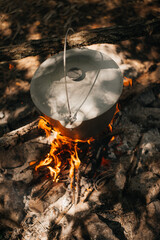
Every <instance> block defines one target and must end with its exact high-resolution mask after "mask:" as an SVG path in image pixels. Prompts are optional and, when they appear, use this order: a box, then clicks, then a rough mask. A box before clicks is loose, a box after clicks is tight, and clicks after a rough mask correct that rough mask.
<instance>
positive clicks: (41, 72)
mask: <svg viewBox="0 0 160 240" xmlns="http://www.w3.org/2000/svg"><path fill="white" fill-rule="evenodd" d="M66 87H67V92H68V100H69V104H70V110H71V113H72V121H70V120H69V112H68V107H67V96H66ZM66 87H65V77H64V66H63V52H61V53H59V54H57V55H54V56H52V57H51V58H48V59H47V60H46V61H44V62H43V63H42V64H41V65H40V67H39V68H38V69H37V71H36V72H35V74H34V76H33V78H32V81H31V88H30V92H31V97H32V100H33V102H34V104H35V105H36V107H37V108H38V109H39V110H40V111H41V112H42V113H43V114H45V115H47V116H48V117H50V118H52V119H55V120H58V121H60V122H61V124H62V125H63V126H65V127H67V128H73V127H76V126H78V125H80V123H81V122H82V121H86V120H90V119H93V118H95V117H97V116H99V115H101V114H103V113H104V112H106V111H107V110H109V109H110V108H111V107H112V106H113V105H114V104H115V103H116V102H117V100H118V99H119V97H120V94H121V92H122V88H123V78H122V74H121V72H120V69H119V67H118V65H117V64H116V63H115V61H113V59H111V58H110V57H109V56H107V55H105V54H103V53H101V52H99V51H95V50H90V49H85V48H84V49H77V48H76V49H71V50H67V51H66Z"/></svg>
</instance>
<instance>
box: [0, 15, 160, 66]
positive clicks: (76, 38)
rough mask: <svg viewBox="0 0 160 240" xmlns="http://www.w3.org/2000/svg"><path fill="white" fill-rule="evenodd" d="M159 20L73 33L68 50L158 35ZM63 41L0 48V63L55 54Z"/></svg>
mask: <svg viewBox="0 0 160 240" xmlns="http://www.w3.org/2000/svg"><path fill="white" fill-rule="evenodd" d="M159 28H160V18H155V19H152V20H149V21H147V20H145V19H144V20H138V21H136V22H135V21H134V22H130V23H128V25H125V26H112V27H107V28H96V29H90V30H86V31H80V32H77V33H74V34H72V35H70V37H68V45H69V47H70V48H73V47H81V46H87V45H91V44H97V43H112V44H116V43H118V42H121V41H124V40H130V39H135V38H138V37H143V36H148V37H149V36H151V35H153V34H159ZM63 42H64V39H59V38H52V37H49V38H45V39H40V40H31V41H28V42H24V43H20V44H17V45H10V46H4V47H0V62H4V61H10V60H18V59H22V58H25V57H28V56H36V55H41V54H53V53H54V54H55V53H58V52H59V51H61V50H63Z"/></svg>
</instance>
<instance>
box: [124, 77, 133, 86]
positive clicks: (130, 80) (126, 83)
mask: <svg viewBox="0 0 160 240" xmlns="http://www.w3.org/2000/svg"><path fill="white" fill-rule="evenodd" d="M123 86H125V87H128V86H132V79H131V78H127V77H124V79H123Z"/></svg>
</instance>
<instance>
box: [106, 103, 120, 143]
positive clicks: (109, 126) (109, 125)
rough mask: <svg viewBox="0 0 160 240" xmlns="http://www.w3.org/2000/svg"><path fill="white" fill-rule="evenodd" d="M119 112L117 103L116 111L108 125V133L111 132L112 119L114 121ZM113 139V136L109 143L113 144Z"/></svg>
mask: <svg viewBox="0 0 160 240" xmlns="http://www.w3.org/2000/svg"><path fill="white" fill-rule="evenodd" d="M119 111H120V110H119V106H118V103H117V104H116V111H115V113H114V115H113V118H112V120H111V122H110V123H109V124H108V128H109V130H110V132H112V130H113V122H114V119H115V116H116V114H117V113H118V112H119ZM114 139H115V136H112V138H111V140H110V142H113V140H114Z"/></svg>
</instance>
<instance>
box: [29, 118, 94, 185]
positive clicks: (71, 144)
mask: <svg viewBox="0 0 160 240" xmlns="http://www.w3.org/2000/svg"><path fill="white" fill-rule="evenodd" d="M38 127H39V128H41V129H43V130H44V131H45V133H46V136H47V137H48V136H49V135H50V134H51V133H54V135H55V137H54V140H53V141H52V143H51V149H50V152H49V153H48V155H47V156H46V158H45V159H44V160H41V161H40V163H39V164H38V165H37V166H36V167H35V170H36V171H37V170H38V168H40V167H44V166H46V167H47V168H48V170H49V173H50V176H51V177H52V178H53V181H56V182H57V181H58V179H59V174H60V172H61V167H62V165H65V164H67V163H69V164H70V170H69V177H70V178H71V188H72V183H73V176H74V174H75V171H77V170H78V168H79V165H80V163H81V161H80V159H79V157H78V150H79V149H78V146H77V144H78V142H87V143H88V144H90V142H91V141H93V140H94V139H93V138H90V139H89V140H80V139H75V140H72V139H70V138H69V137H66V136H62V135H61V133H60V132H58V131H57V130H56V131H55V130H53V128H52V127H51V125H50V123H49V121H47V120H46V119H45V118H44V117H41V118H40V120H39V124H38ZM64 158H65V161H64ZM33 164H34V163H32V162H31V163H30V165H33Z"/></svg>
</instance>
